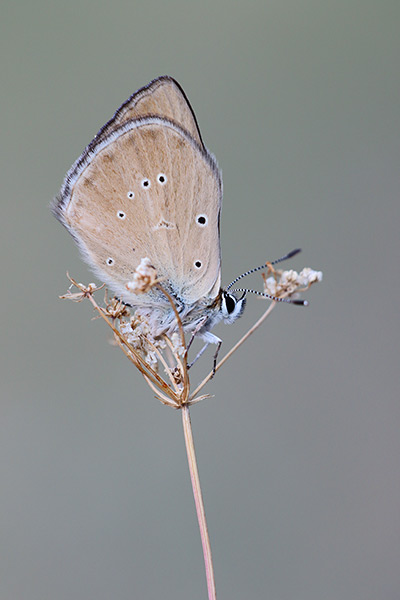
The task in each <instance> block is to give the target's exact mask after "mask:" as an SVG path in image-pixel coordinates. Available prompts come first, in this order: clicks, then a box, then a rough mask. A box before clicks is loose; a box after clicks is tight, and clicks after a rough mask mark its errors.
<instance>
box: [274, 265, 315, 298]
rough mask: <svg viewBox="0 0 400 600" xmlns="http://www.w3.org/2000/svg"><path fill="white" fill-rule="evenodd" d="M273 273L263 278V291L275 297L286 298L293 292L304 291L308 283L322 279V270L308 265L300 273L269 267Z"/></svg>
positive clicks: (308, 285)
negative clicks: (315, 269)
mask: <svg viewBox="0 0 400 600" xmlns="http://www.w3.org/2000/svg"><path fill="white" fill-rule="evenodd" d="M271 271H272V272H273V275H272V276H271V277H268V278H267V277H266V276H265V275H263V279H264V292H265V293H266V294H269V295H270V296H275V297H276V298H286V297H288V296H292V295H293V294H294V293H298V292H304V291H305V290H307V289H308V288H309V287H310V285H312V284H313V283H316V282H317V281H322V272H321V271H314V270H313V269H310V268H308V267H306V268H304V269H303V270H302V271H301V272H300V273H298V272H297V271H293V270H292V269H291V270H289V271H279V270H275V269H271Z"/></svg>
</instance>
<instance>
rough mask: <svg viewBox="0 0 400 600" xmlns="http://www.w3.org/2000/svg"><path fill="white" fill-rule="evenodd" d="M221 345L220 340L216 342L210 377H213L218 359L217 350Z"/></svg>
mask: <svg viewBox="0 0 400 600" xmlns="http://www.w3.org/2000/svg"><path fill="white" fill-rule="evenodd" d="M221 346H222V340H220V341H219V342H218V344H217V349H216V351H215V354H214V362H213V370H212V375H211V379H212V378H213V377H214V375H215V371H216V369H217V359H218V354H219V351H220V350H221Z"/></svg>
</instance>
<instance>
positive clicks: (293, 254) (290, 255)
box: [225, 248, 301, 304]
mask: <svg viewBox="0 0 400 600" xmlns="http://www.w3.org/2000/svg"><path fill="white" fill-rule="evenodd" d="M299 252H301V249H300V248H296V249H295V250H292V251H291V252H288V254H285V256H281V258H278V259H277V260H274V261H273V262H270V263H268V264H264V265H260V266H259V267H255V268H254V269H250V270H249V271H246V273H242V275H239V277H236V279H234V280H233V281H232V282H231V283H230V284H229V285H228V287H227V288H226V290H225V291H228V290H229V289H230V288H231V287H232V286H233V285H235V283H236V282H237V281H239V280H240V279H243V277H247V275H251V274H252V273H256V271H261V270H262V269H266V268H267V267H268V266H269V265H277V264H278V263H280V262H283V261H284V260H288V258H292V257H293V256H296V254H298V253H299ZM238 291H242V290H238ZM243 291H244V290H243ZM246 291H248V292H251V290H246ZM252 293H254V294H260V292H252ZM261 295H264V296H265V294H261ZM273 299H274V300H277V301H280V302H281V301H283V298H282V299H281V300H279V298H273ZM287 301H288V300H286V302H287ZM292 304H294V302H292Z"/></svg>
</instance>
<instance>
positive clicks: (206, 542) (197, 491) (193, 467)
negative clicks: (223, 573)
mask: <svg viewBox="0 0 400 600" xmlns="http://www.w3.org/2000/svg"><path fill="white" fill-rule="evenodd" d="M182 423H183V432H184V435H185V444H186V453H187V457H188V464H189V471H190V479H191V480H192V488H193V496H194V502H195V504H196V513H197V520H198V522H199V529H200V537H201V543H202V546H203V556H204V564H205V568H206V578H207V589H208V600H216V597H217V595H216V590H215V578H214V568H213V563H212V557H211V545H210V538H209V536H208V529H207V521H206V513H205V511H204V503H203V496H202V493H201V486H200V479H199V472H198V470H197V462H196V453H195V449H194V441H193V433H192V424H191V422H190V413H189V407H188V406H187V405H183V406H182Z"/></svg>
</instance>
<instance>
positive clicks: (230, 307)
mask: <svg viewBox="0 0 400 600" xmlns="http://www.w3.org/2000/svg"><path fill="white" fill-rule="evenodd" d="M225 306H226V312H227V313H228V315H231V314H232V313H233V311H234V310H235V308H236V298H235V297H234V296H231V295H230V294H225Z"/></svg>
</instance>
